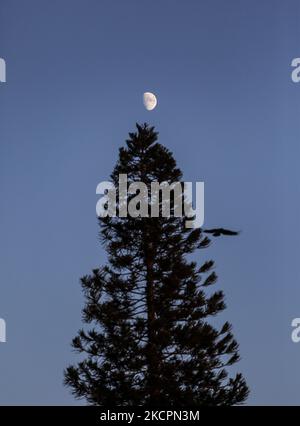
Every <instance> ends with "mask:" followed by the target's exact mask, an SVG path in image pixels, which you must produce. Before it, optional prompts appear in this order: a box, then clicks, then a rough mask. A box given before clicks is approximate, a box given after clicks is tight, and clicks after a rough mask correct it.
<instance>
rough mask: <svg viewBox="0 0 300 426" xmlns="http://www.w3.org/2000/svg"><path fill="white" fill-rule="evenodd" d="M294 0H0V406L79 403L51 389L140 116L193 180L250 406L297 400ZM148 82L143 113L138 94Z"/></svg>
mask: <svg viewBox="0 0 300 426" xmlns="http://www.w3.org/2000/svg"><path fill="white" fill-rule="evenodd" d="M299 22H300V3H299V1H296V0H295V1H294V0H288V1H286V2H282V1H279V0H264V1H261V0H253V1H251V2H250V1H244V0H239V1H238V0H229V1H227V2H224V1H222V0H209V1H208V0H201V1H200V0H197V1H196V0H190V1H189V2H186V1H185V2H184V1H182V0H181V1H171V0H164V1H158V0H156V1H153V2H149V1H145V0H138V1H137V0H126V1H121V0H118V1H116V0H114V1H108V0H107V1H103V0H101V1H99V0H88V1H83V0H80V1H79V0H59V1H58V0H54V1H51V2H50V1H46V0H27V1H26V2H23V1H21V0H18V1H17V0H1V4H0V57H2V58H5V60H6V63H7V83H5V84H1V86H0V92H1V93H0V117H1V141H0V194H1V204H0V235H1V240H0V265H1V269H0V317H2V318H4V319H5V320H6V323H7V339H8V341H7V343H5V344H0V377H1V381H0V404H76V403H77V402H76V401H74V399H73V397H72V396H71V395H70V394H69V391H68V389H66V388H64V387H63V385H62V380H63V369H64V368H65V366H66V365H67V364H69V363H71V362H72V361H74V360H75V359H77V357H76V355H74V354H73V353H72V352H71V349H70V346H69V343H70V341H71V339H72V337H73V336H74V335H75V334H76V332H77V330H78V328H79V327H80V326H81V314H80V310H81V307H82V303H83V297H82V295H81V291H80V286H79V278H80V276H82V275H84V274H86V273H89V272H90V270H91V269H92V268H93V267H96V266H98V265H100V264H103V263H104V262H105V259H106V257H105V253H104V251H103V250H102V248H101V247H100V245H99V241H98V227H97V221H96V215H95V205H96V202H97V196H96V193H95V190H96V186H97V184H98V183H99V182H100V181H102V180H107V179H108V177H109V174H110V172H111V170H112V168H113V166H114V163H115V161H116V159H117V154H118V148H119V147H120V146H121V145H122V144H123V143H124V141H125V139H126V137H127V133H128V132H129V131H132V130H133V129H134V125H135V122H145V121H147V122H149V123H150V124H152V125H155V126H156V128H157V130H158V131H159V132H160V142H161V143H162V144H164V145H166V146H167V147H168V148H169V149H171V150H172V151H173V153H174V156H175V157H176V159H177V162H178V165H179V166H180V168H181V169H182V170H183V172H184V179H185V180H186V181H189V180H190V181H194V182H195V181H204V182H205V225H206V226H207V227H214V226H226V227H230V228H233V229H239V230H242V233H241V235H240V236H239V237H238V238H230V239H225V238H224V239H222V240H217V241H216V243H215V245H214V246H213V247H212V248H210V249H209V250H207V251H203V252H201V253H199V261H201V260H203V259H204V258H214V259H215V260H216V264H217V272H218V275H219V282H218V286H219V287H221V288H222V289H223V290H224V292H225V294H226V301H227V305H228V308H227V310H226V311H225V312H224V314H223V316H222V319H224V320H229V321H230V322H232V323H233V326H234V334H235V336H236V338H237V340H238V341H239V343H240V352H241V356H242V361H241V362H240V363H239V365H238V370H240V371H242V372H243V373H244V375H245V376H246V378H247V381H248V383H249V385H250V387H251V391H252V392H251V397H250V398H249V403H251V404H297V405H298V404H299V402H300V400H299V391H298V390H299V386H300V371H299V363H298V359H299V355H300V344H298V345H297V344H295V343H292V341H291V337H290V335H291V326H290V323H291V321H292V319H293V318H295V317H300V303H299V300H300V287H299V278H300V277H299V275H300V274H299V267H298V264H299V245H300V231H299V213H300V203H299V195H300V194H299V192H300V191H299V189H300V188H299V154H300V149H299V140H300V139H299V136H300V124H299V112H300V111H299V110H300V83H299V84H295V83H293V82H292V81H291V77H290V75H291V71H292V69H291V67H290V64H291V61H292V59H293V58H295V57H299V56H300V41H299V40H300V25H299ZM145 91H153V92H154V93H155V94H156V95H157V97H158V107H157V108H156V109H155V110H154V111H152V112H148V111H146V109H145V108H144V107H143V104H142V94H143V92H145Z"/></svg>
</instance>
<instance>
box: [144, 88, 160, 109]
mask: <svg viewBox="0 0 300 426" xmlns="http://www.w3.org/2000/svg"><path fill="white" fill-rule="evenodd" d="M143 101H144V105H145V108H146V109H147V110H148V111H151V110H153V109H154V108H155V107H156V105H157V99H156V96H155V95H154V94H153V93H151V92H145V93H144V95H143Z"/></svg>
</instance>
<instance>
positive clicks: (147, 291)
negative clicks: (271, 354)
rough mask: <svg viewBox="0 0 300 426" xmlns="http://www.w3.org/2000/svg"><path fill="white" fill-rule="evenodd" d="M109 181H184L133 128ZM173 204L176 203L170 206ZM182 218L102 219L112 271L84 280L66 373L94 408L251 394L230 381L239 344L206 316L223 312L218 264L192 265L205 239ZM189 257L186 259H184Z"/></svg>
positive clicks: (150, 132)
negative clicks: (72, 359) (76, 358)
mask: <svg viewBox="0 0 300 426" xmlns="http://www.w3.org/2000/svg"><path fill="white" fill-rule="evenodd" d="M126 144H127V146H126V148H121V149H120V151H119V159H118V162H117V164H116V166H115V168H114V171H113V173H112V175H111V179H112V182H113V183H114V184H115V186H116V187H117V186H118V179H119V175H120V174H124V173H126V174H127V175H128V183H130V182H133V181H140V180H141V181H142V182H144V183H146V184H147V186H148V187H149V188H150V183H151V181H153V180H156V181H158V182H163V181H167V182H169V183H172V182H176V181H181V180H182V174H181V171H180V170H179V169H178V168H177V166H176V162H175V160H174V158H173V156H172V154H171V153H170V151H169V150H167V149H166V148H165V147H164V146H162V145H161V144H159V143H157V133H156V132H155V131H154V128H153V127H149V126H148V125H147V124H144V125H142V126H140V125H138V124H137V131H136V132H135V133H130V134H129V139H128V140H127V141H126ZM173 207H174V204H173ZM185 220H186V218H185V217H181V218H179V217H174V216H171V217H170V218H165V217H152V218H150V217H149V218H142V217H137V218H133V217H130V216H128V217H108V216H107V217H105V218H101V219H99V222H100V227H101V233H100V235H101V238H102V242H103V245H104V247H105V249H106V251H107V253H108V264H107V265H106V266H104V267H101V268H99V269H95V270H93V271H92V274H90V275H87V276H84V277H83V278H82V279H81V285H82V288H83V292H84V296H85V299H86V302H85V306H84V309H83V321H84V322H85V323H88V324H91V325H90V329H89V330H88V331H85V330H84V329H82V330H80V331H79V333H78V335H77V336H76V337H75V338H74V339H73V342H72V346H73V348H74V349H75V350H76V351H78V352H79V353H81V354H82V355H83V360H82V361H81V362H79V363H78V364H77V365H75V366H69V367H68V368H67V369H66V371H65V384H66V385H67V386H70V387H71V389H72V393H73V394H74V395H75V396H76V397H77V398H84V399H85V400H87V401H88V403H90V404H93V405H105V404H110V405H111V404H113V405H146V406H147V405H148V406H149V405H151V406H155V405H156V406H158V405H159V406H176V407H184V406H187V405H188V406H191V405H199V406H200V405H207V406H219V405H235V404H241V403H243V402H244V401H245V400H246V398H247V395H248V387H247V385H246V382H245V380H244V378H243V376H242V375H241V374H237V375H236V376H235V377H234V378H229V377H228V371H227V370H228V369H227V367H228V366H231V365H232V364H234V363H236V362H237V361H238V360H239V354H238V344H237V343H236V341H235V340H234V338H233V335H232V333H231V325H230V324H229V323H228V322H226V323H225V324H224V325H223V327H221V329H220V330H217V329H216V328H214V327H213V326H212V325H211V324H210V323H209V322H208V320H209V318H211V317H213V316H215V315H217V314H218V313H220V312H221V311H223V310H224V309H225V303H224V295H223V292H222V291H215V292H212V291H210V290H209V289H208V288H207V287H209V286H212V285H214V284H215V283H216V280H217V276H216V273H215V272H214V271H213V268H214V262H213V261H212V260H207V261H205V262H204V263H203V265H202V266H200V267H199V266H197V264H196V262H194V261H191V260H189V259H190V254H191V253H193V252H195V250H197V249H204V248H206V247H208V245H209V244H210V239H209V238H208V236H207V235H205V232H204V231H203V230H201V229H192V230H191V229H188V228H186V227H185ZM188 258H189V259H188Z"/></svg>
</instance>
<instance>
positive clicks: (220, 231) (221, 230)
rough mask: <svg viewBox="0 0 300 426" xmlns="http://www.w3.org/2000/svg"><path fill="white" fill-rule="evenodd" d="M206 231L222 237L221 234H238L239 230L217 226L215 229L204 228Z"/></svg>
mask: <svg viewBox="0 0 300 426" xmlns="http://www.w3.org/2000/svg"><path fill="white" fill-rule="evenodd" d="M204 232H205V233H207V234H212V235H213V237H220V236H221V235H238V234H239V232H237V231H230V230H229V229H224V228H215V229H204Z"/></svg>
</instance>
